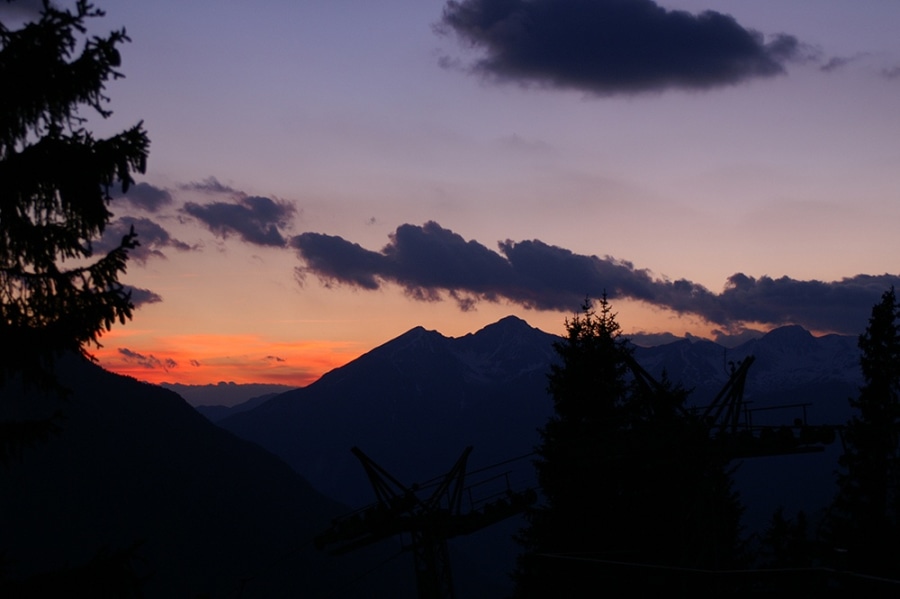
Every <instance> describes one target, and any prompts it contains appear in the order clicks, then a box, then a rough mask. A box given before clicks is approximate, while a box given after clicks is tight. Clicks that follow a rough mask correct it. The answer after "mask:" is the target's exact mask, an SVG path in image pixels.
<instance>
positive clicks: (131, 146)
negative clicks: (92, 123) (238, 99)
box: [0, 0, 149, 386]
mask: <svg viewBox="0 0 900 599" xmlns="http://www.w3.org/2000/svg"><path fill="white" fill-rule="evenodd" d="M100 16H103V12H102V11H100V10H97V9H95V8H94V7H93V6H92V5H91V4H89V3H88V2H86V0H79V1H78V2H77V3H76V4H75V6H74V8H72V9H71V10H69V9H67V10H62V9H57V8H55V7H54V6H53V5H52V4H51V3H50V2H49V0H44V2H43V9H42V11H41V13H40V18H39V19H37V20H35V21H33V22H29V23H26V24H25V25H23V26H22V27H21V28H19V29H15V30H14V29H10V28H9V27H7V26H6V24H4V23H0V81H2V85H3V92H2V94H0V344H2V351H3V356H2V359H0V384H2V383H3V382H4V381H5V380H6V379H7V378H9V377H10V376H12V375H16V374H18V375H21V376H22V377H23V378H24V380H25V381H26V382H29V383H37V384H42V385H44V386H46V385H48V384H52V380H51V377H50V367H51V365H52V362H53V359H54V357H58V356H59V355H60V354H62V353H63V352H68V351H74V352H80V353H83V354H85V355H87V351H86V347H87V346H88V345H90V344H94V345H97V344H98V339H99V336H100V334H101V333H102V331H103V330H104V329H109V328H110V327H111V326H112V324H113V323H114V322H116V321H120V322H123V323H124V321H125V320H126V319H129V318H130V317H131V313H132V309H133V306H132V304H131V301H130V295H129V292H128V291H127V290H126V289H125V288H124V286H123V285H122V284H121V283H120V282H119V275H120V274H121V273H122V272H124V270H125V264H126V260H127V258H128V250H129V249H132V248H134V247H135V245H136V244H137V240H136V235H135V234H134V231H133V230H132V231H131V232H130V233H129V234H128V235H126V236H125V237H124V238H123V239H122V241H121V243H120V244H119V246H118V247H116V248H115V249H113V250H112V251H110V252H109V253H108V254H106V255H105V256H101V257H99V258H95V257H93V255H92V253H93V252H92V250H91V240H92V239H97V238H99V236H100V234H102V232H103V230H104V228H105V226H106V224H107V222H108V221H109V218H110V216H111V213H110V211H109V210H108V208H107V205H108V203H109V201H110V195H109V192H110V190H111V189H112V187H113V186H114V185H121V186H122V189H123V191H125V190H127V189H128V187H129V186H130V185H131V184H132V183H133V179H132V173H133V172H144V169H145V167H146V160H147V153H148V147H149V141H148V139H147V135H146V133H145V131H144V129H143V125H142V124H141V123H138V124H137V125H135V126H133V127H131V128H130V129H128V130H126V131H123V132H121V133H119V134H118V135H114V136H112V137H109V138H105V139H96V138H95V137H94V136H93V135H92V133H91V132H90V131H88V130H87V129H85V123H86V121H87V117H85V116H84V115H83V114H82V112H81V111H82V110H84V109H87V110H92V111H93V112H95V113H96V114H98V115H100V116H101V117H103V118H106V117H108V116H110V115H111V112H110V110H108V109H107V108H106V104H107V103H108V101H109V99H108V98H107V97H106V96H105V95H104V89H105V85H106V83H107V82H108V81H109V80H111V79H117V78H119V77H121V76H122V75H121V73H119V72H118V71H117V70H116V69H117V67H118V66H119V63H120V57H119V50H118V46H119V45H120V44H121V43H123V42H125V41H128V37H127V36H126V35H125V30H124V29H122V30H118V31H113V32H111V33H110V34H109V35H107V36H106V37H101V36H90V37H89V36H87V34H86V33H85V32H86V27H87V25H86V21H87V20H88V19H92V18H95V17H100ZM67 265H70V267H69V268H67V267H66V266H67Z"/></svg>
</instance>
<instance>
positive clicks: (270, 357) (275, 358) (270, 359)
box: [266, 356, 284, 362]
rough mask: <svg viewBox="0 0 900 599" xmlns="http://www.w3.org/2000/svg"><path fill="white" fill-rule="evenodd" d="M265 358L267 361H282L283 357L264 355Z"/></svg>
mask: <svg viewBox="0 0 900 599" xmlns="http://www.w3.org/2000/svg"><path fill="white" fill-rule="evenodd" d="M266 360H267V361H269V362H284V358H279V357H278V356H266Z"/></svg>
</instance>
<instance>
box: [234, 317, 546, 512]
mask: <svg viewBox="0 0 900 599" xmlns="http://www.w3.org/2000/svg"><path fill="white" fill-rule="evenodd" d="M554 340H555V338H554V337H553V336H552V335H548V334H547V333H544V332H542V331H539V330H538V329H534V328H532V327H530V326H528V324H527V323H525V322H524V321H522V320H519V319H516V318H507V319H504V320H501V321H500V322H498V323H495V324H493V325H490V326H488V327H486V328H485V329H483V330H481V331H479V332H478V333H475V334H473V335H467V336H465V337H461V338H459V339H451V338H447V337H444V336H442V335H440V334H439V333H437V332H434V331H426V330H425V329H423V328H421V327H417V328H415V329H412V330H411V331H409V332H407V333H405V334H403V335H401V336H400V337H397V338H396V339H394V340H392V341H390V342H388V343H386V344H384V345H382V346H380V347H377V348H375V349H373V350H372V351H370V352H369V353H367V354H365V355H363V356H361V357H360V358H358V359H356V360H354V361H352V362H350V363H349V364H347V365H346V366H344V367H342V368H338V369H337V370H333V371H331V372H329V373H328V374H326V375H325V376H323V377H322V378H321V379H319V380H318V381H317V382H315V383H313V384H312V385H310V386H308V387H305V388H302V389H297V390H295V391H290V392H287V393H283V394H281V395H279V396H277V397H275V398H274V399H272V400H269V401H268V402H266V403H265V404H263V405H262V406H260V407H258V408H256V409H253V410H250V411H248V412H244V413H241V414H237V415H235V416H232V417H229V418H226V419H224V420H223V421H221V422H220V423H219V424H220V425H221V426H223V427H224V428H226V429H228V430H231V431H233V432H235V433H236V434H238V435H239V436H241V437H243V438H246V439H251V440H253V441H255V442H257V443H259V444H260V445H262V446H263V447H265V448H267V449H269V450H270V451H272V452H273V453H276V454H277V455H279V456H281V457H282V458H284V459H285V461H287V462H288V463H289V464H290V465H291V466H293V467H294V468H295V469H296V470H297V471H298V472H300V473H302V474H303V476H304V477H306V478H307V479H308V480H309V481H310V482H311V483H312V484H313V485H314V486H315V487H316V488H317V489H319V490H320V491H322V492H323V493H325V494H326V495H329V496H332V497H335V498H337V499H339V500H341V501H343V502H346V503H348V504H350V505H360V504H363V503H368V502H370V501H372V499H373V495H372V491H371V488H370V486H369V483H368V481H367V480H366V479H365V476H364V474H363V471H362V469H361V468H360V466H359V464H358V462H357V461H356V459H355V458H354V457H353V456H352V455H351V454H350V448H351V447H353V446H357V445H358V446H360V448H361V449H362V450H363V451H365V452H366V453H367V454H368V455H369V456H371V457H372V458H373V459H374V460H375V461H377V462H379V463H380V464H382V465H383V466H384V467H385V468H387V469H388V470H390V471H391V473H392V474H394V476H396V477H397V478H399V479H400V480H401V481H404V482H406V483H411V482H414V481H420V480H423V479H425V478H430V477H431V476H433V475H436V474H439V473H441V472H443V471H445V470H446V469H448V468H449V467H450V466H451V465H452V464H453V462H454V461H455V460H456V458H457V457H458V456H459V453H460V452H461V451H462V449H463V448H464V447H465V446H466V445H474V446H475V451H474V452H473V454H472V457H471V458H470V462H471V464H472V465H473V466H475V467H477V466H478V465H486V464H490V463H493V462H495V461H499V460H503V459H507V458H510V457H513V456H516V455H520V454H522V453H528V452H530V451H531V449H532V447H533V445H534V443H535V442H536V433H535V428H536V426H537V425H539V424H540V423H543V422H544V421H545V420H546V418H547V417H548V416H549V415H550V413H551V411H552V407H551V404H550V400H549V397H548V396H547V393H546V386H547V380H546V373H547V365H548V364H549V363H550V360H552V359H553V351H552V347H551V344H552V342H553V341H554ZM536 423H537V424H536Z"/></svg>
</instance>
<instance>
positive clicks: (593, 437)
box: [515, 296, 741, 597]
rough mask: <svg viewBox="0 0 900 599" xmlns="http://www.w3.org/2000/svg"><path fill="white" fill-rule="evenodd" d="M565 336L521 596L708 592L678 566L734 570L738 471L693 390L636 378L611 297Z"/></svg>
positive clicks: (552, 380) (559, 347)
mask: <svg viewBox="0 0 900 599" xmlns="http://www.w3.org/2000/svg"><path fill="white" fill-rule="evenodd" d="M566 331H567V335H566V338H565V339H564V340H563V341H561V342H559V343H557V344H556V346H555V347H556V351H557V353H558V354H559V356H560V358H561V363H560V364H558V365H555V366H553V367H552V370H551V373H550V377H549V388H548V390H549V392H550V394H551V395H552V396H553V401H554V408H555V415H554V416H553V417H551V419H550V420H549V421H548V422H547V424H546V426H545V427H544V428H543V429H542V430H541V444H540V446H539V447H538V448H537V454H538V456H539V458H538V460H537V461H536V468H537V474H538V481H539V484H540V487H541V491H542V493H543V502H541V503H540V504H539V505H538V506H537V507H535V508H534V509H532V510H530V511H529V512H528V513H527V514H526V516H527V519H528V526H527V527H526V528H525V529H524V530H523V531H521V533H520V535H519V539H518V540H519V542H520V544H521V545H522V546H523V549H524V553H523V554H522V556H521V557H520V560H519V566H518V569H517V571H516V573H515V579H516V595H517V596H518V597H552V596H561V594H563V595H567V596H573V595H572V593H573V592H575V595H578V593H579V592H580V591H577V590H576V589H589V591H588V592H587V593H586V594H587V595H589V596H594V595H596V594H598V593H599V592H601V590H602V591H604V592H607V591H608V592H612V593H613V594H614V595H618V596H621V595H622V594H625V595H630V594H638V592H639V591H640V592H644V591H648V592H653V591H655V592H667V593H668V592H669V591H671V586H670V585H672V584H678V585H680V586H691V585H693V584H703V585H706V584H708V581H706V580H699V579H698V578H697V577H694V578H693V579H692V578H691V576H684V575H683V574H682V573H680V572H681V571H679V570H677V569H675V567H684V568H698V569H699V568H716V567H726V566H731V565H733V563H734V559H735V555H736V551H737V546H738V532H739V530H738V520H739V517H740V513H741V509H740V506H739V504H738V502H737V498H736V495H735V494H734V493H733V492H732V490H731V482H730V478H729V476H728V472H727V469H726V466H727V460H726V459H724V458H722V457H721V456H720V455H718V454H717V452H716V451H715V448H714V447H713V445H712V443H711V441H710V439H709V435H708V431H707V430H706V429H705V428H704V427H703V426H702V425H701V423H700V422H699V421H698V420H697V419H695V418H694V417H692V416H691V415H689V414H688V413H687V412H686V411H684V410H683V404H684V401H685V398H686V396H687V393H686V392H685V391H684V390H683V389H681V388H679V387H675V386H673V385H671V384H670V383H669V382H668V381H667V380H666V379H665V378H664V379H663V381H662V382H661V384H660V385H659V386H649V385H642V384H639V381H638V380H636V379H635V377H633V376H632V375H631V374H630V368H631V364H632V363H633V358H632V351H631V349H630V347H629V345H628V342H627V340H626V339H625V338H624V337H623V336H622V335H621V330H620V326H619V324H618V323H617V322H616V319H615V314H613V312H612V309H611V307H610V305H609V303H608V301H607V300H606V297H605V296H604V297H603V298H601V300H600V304H599V312H595V311H594V310H593V309H592V308H591V306H590V304H586V305H585V306H584V308H583V311H582V313H581V314H580V315H576V316H575V317H573V318H572V319H571V320H567V321H566ZM625 564H628V565H625ZM647 566H664V567H665V566H669V567H671V569H668V570H667V569H665V568H663V569H660V568H649V567H647Z"/></svg>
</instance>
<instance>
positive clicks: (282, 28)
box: [0, 0, 900, 384]
mask: <svg viewBox="0 0 900 599" xmlns="http://www.w3.org/2000/svg"><path fill="white" fill-rule="evenodd" d="M16 4H17V3H14V4H13V5H16ZM18 4H19V5H20V6H19V7H20V8H22V7H25V6H27V5H29V4H31V3H27V2H26V3H21V2H20V3H18ZM100 4H101V6H100V7H101V8H104V9H106V10H107V16H106V18H104V19H102V20H97V21H95V22H94V23H93V24H92V27H93V28H95V29H96V31H98V32H100V31H107V30H109V29H112V28H117V27H120V26H124V27H125V28H126V29H127V31H128V34H129V36H130V37H131V38H132V40H133V41H132V43H131V44H128V45H127V46H125V47H124V48H123V50H122V54H123V65H122V71H123V72H124V73H125V75H126V78H125V79H123V80H120V81H117V82H115V83H113V84H111V85H110V86H109V88H108V90H107V91H108V93H109V95H110V97H111V98H112V102H111V107H112V108H113V110H114V111H115V114H114V116H113V117H112V118H110V119H108V120H107V121H106V122H99V123H97V122H95V123H94V124H93V127H94V130H95V132H96V133H97V134H98V135H106V134H109V133H111V132H114V131H117V130H120V129H122V128H124V127H126V126H129V125H131V124H133V123H134V122H136V121H137V120H140V119H143V120H144V122H145V125H146V128H147V130H148V132H149V135H150V138H151V140H152V146H151V155H150V163H149V168H148V172H147V174H146V175H145V176H144V177H142V178H141V181H142V182H143V183H144V185H142V186H139V187H137V188H135V189H134V190H133V191H132V192H130V193H129V195H128V196H127V197H126V198H122V199H117V200H115V201H114V204H113V210H114V212H115V213H116V218H117V219H119V218H121V219H123V220H122V221H120V222H117V223H114V224H113V225H112V227H111V234H112V233H115V232H118V231H120V230H121V228H122V227H125V226H127V225H130V224H134V225H135V228H136V230H137V231H138V233H139V234H140V236H141V237H140V238H141V240H142V241H143V243H144V245H142V247H141V250H140V253H139V254H136V255H135V256H134V258H135V259H134V260H133V261H132V263H131V266H130V269H129V272H128V275H127V279H126V280H127V282H128V283H129V284H131V285H134V286H135V287H137V288H140V289H144V290H147V291H148V292H150V293H149V294H146V295H144V296H142V297H143V298H144V299H147V300H156V301H148V302H147V303H144V304H143V305H142V306H141V308H140V309H139V310H138V311H137V313H136V315H135V318H134V320H133V322H131V323H129V324H128V325H127V326H125V327H119V328H117V329H115V330H114V331H113V332H112V333H111V334H109V335H107V336H106V337H105V338H104V340H105V341H104V345H105V347H104V350H103V351H102V352H101V353H100V358H101V361H102V362H103V363H105V364H107V365H108V366H110V367H111V368H114V369H117V370H119V371H127V372H129V373H130V374H133V375H135V376H138V377H140V378H146V379H149V380H155V381H160V380H170V381H177V382H215V381H217V380H238V381H247V380H258V381H260V382H262V381H271V382H278V381H282V382H284V381H288V382H291V383H294V384H299V383H301V382H304V381H307V380H308V379H309V377H312V376H315V375H316V374H318V373H320V372H321V371H322V370H324V369H326V368H330V367H332V366H336V365H339V364H342V363H344V362H346V361H347V360H348V359H350V358H352V357H354V356H356V355H358V354H359V353H361V352H363V351H366V350H368V349H371V348H372V347H373V346H375V345H377V344H380V343H382V342H384V341H386V340H387V339H389V338H391V337H393V336H395V335H397V334H400V333H402V332H403V331H405V330H407V329H409V328H411V327H413V326H416V325H420V324H421V325H424V326H426V327H427V328H432V329H438V330H440V331H442V332H444V333H445V334H450V335H458V334H464V333H466V332H469V331H472V330H475V329H477V328H480V327H482V326H484V325H485V324H488V323H490V322H492V321H494V320H496V319H498V318H500V317H502V316H504V315H506V314H510V313H513V314H517V315H519V316H521V317H523V318H525V319H526V320H528V321H529V322H531V323H532V324H534V325H536V326H540V327H541V328H544V329H545V330H548V331H551V332H561V331H562V328H563V320H564V318H565V317H566V316H567V315H570V314H571V313H572V312H573V311H574V310H576V309H577V308H578V305H579V304H580V301H581V300H582V299H583V298H584V297H585V296H586V295H593V296H596V295H598V294H599V293H601V292H602V291H603V290H604V289H605V290H606V291H607V292H608V294H609V295H610V297H611V298H613V303H614V307H615V308H616V310H617V311H618V312H619V315H620V317H619V320H620V321H621V323H622V325H623V327H624V329H625V330H626V332H629V333H640V332H647V333H659V332H663V331H671V332H674V333H677V334H684V333H686V332H690V333H692V334H696V335H705V336H715V335H716V334H717V333H716V332H717V331H718V332H728V333H738V332H740V331H741V330H743V329H744V328H755V329H766V328H770V327H773V326H777V325H779V324H785V323H792V322H796V323H799V324H802V325H804V326H806V327H807V328H810V329H812V330H814V331H818V332H829V331H836V332H842V333H854V334H855V333H859V332H861V330H862V328H863V327H864V326H865V322H866V319H867V317H868V313H869V309H870V308H871V305H872V304H873V303H875V301H877V300H878V298H879V296H880V294H881V292H882V291H884V290H885V289H886V288H887V287H888V286H889V285H891V284H893V283H895V282H897V281H898V280H900V279H898V276H897V273H898V271H900V269H898V266H897V259H896V246H897V241H896V239H897V230H898V226H897V225H898V223H900V202H898V199H900V143H898V141H897V140H900V119H898V118H897V106H898V102H897V100H898V98H900V37H898V36H897V35H896V24H897V23H900V4H898V3H896V2H894V1H892V0H873V1H871V2H867V3H866V4H865V8H861V7H860V4H859V3H854V2H849V1H846V2H841V1H834V2H832V1H829V2H823V1H821V0H815V1H812V0H778V1H775V0H758V1H755V2H746V1H742V2H737V1H728V0H708V1H705V2H700V1H694V0H681V1H674V0H673V1H665V2H658V3H653V2H649V1H647V0H631V1H620V0H616V1H613V0H595V1H588V0H552V1H551V0H534V1H531V2H525V1H522V0H513V1H504V2H500V1H498V0H463V1H461V2H452V3H446V2H441V1H425V0H385V1H383V2H377V3H375V2H361V1H340V0H338V1H333V2H316V3H313V2H289V1H276V0H261V1H259V2H254V3H246V2H221V1H217V2H212V1H194V2H190V3H185V2H176V1H174V0H156V1H154V2H131V1H127V2H118V1H117V2H114V3H113V2H106V3H100ZM104 4H105V5H104ZM4 5H5V3H4ZM11 10H12V9H11V8H9V7H7V6H3V8H2V11H3V12H0V15H4V16H7V15H9V14H10V12H11ZM675 11H687V12H675ZM703 11H713V12H707V13H703ZM7 18H8V17H7ZM116 227H119V228H118V229H117V228H116ZM108 241H109V239H107V240H105V241H104V240H101V241H100V242H99V244H100V247H103V245H102V244H103V243H104V242H108ZM279 360H280V361H279Z"/></svg>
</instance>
